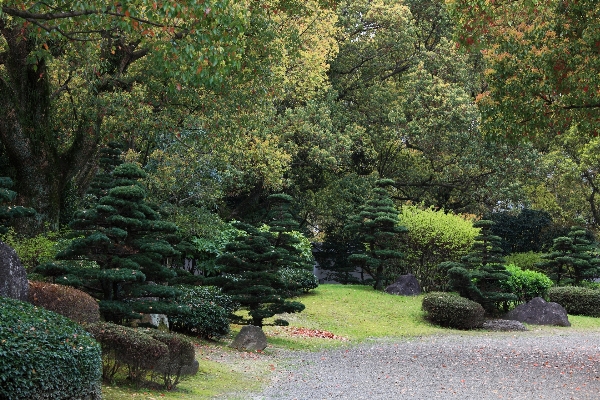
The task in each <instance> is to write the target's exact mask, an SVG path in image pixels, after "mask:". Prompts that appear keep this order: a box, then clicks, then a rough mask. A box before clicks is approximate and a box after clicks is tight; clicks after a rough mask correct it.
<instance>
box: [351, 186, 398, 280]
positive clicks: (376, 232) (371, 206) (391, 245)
mask: <svg viewBox="0 0 600 400" xmlns="http://www.w3.org/2000/svg"><path fill="white" fill-rule="evenodd" d="M391 184H393V181H392V180H390V179H380V180H378V181H377V182H376V187H375V188H374V189H373V196H372V198H371V199H370V200H367V202H366V203H365V205H363V206H362V207H361V208H360V210H359V213H358V214H356V215H353V216H351V217H350V221H351V222H350V223H349V224H348V225H346V229H347V230H348V231H350V232H352V233H354V234H355V235H356V237H357V239H358V241H359V242H361V243H362V246H361V247H362V248H361V249H360V250H359V251H358V252H356V253H354V254H351V255H350V256H349V257H348V261H349V262H351V263H352V264H354V265H356V266H358V267H360V268H361V269H362V270H363V271H364V272H366V273H367V274H369V275H370V276H371V277H372V278H373V280H374V283H373V287H374V288H375V289H376V290H383V286H384V282H385V280H386V278H388V276H387V275H388V274H389V272H390V270H391V269H392V267H393V266H394V263H395V262H397V260H399V259H400V258H402V253H401V252H400V251H399V250H398V246H399V243H400V240H399V236H400V235H401V234H402V233H404V232H406V228H404V227H403V226H399V225H398V210H397V209H396V207H395V206H394V202H393V201H392V199H391V197H390V194H389V193H388V191H387V189H386V186H389V185H391Z"/></svg>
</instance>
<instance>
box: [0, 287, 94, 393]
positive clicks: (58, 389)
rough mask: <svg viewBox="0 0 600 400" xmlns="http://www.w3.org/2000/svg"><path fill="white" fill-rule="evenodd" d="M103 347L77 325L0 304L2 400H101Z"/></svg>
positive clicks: (7, 301) (43, 312)
mask: <svg viewBox="0 0 600 400" xmlns="http://www.w3.org/2000/svg"><path fill="white" fill-rule="evenodd" d="M101 366H102V359H101V352H100V346H99V345H98V343H97V342H96V341H95V340H94V339H93V338H92V337H91V336H90V334H88V333H87V332H86V331H85V330H83V328H82V327H81V326H79V325H78V324H76V323H75V322H73V321H71V320H69V319H67V318H65V317H63V316H62V315H59V314H57V313H54V312H52V311H48V310H45V309H43V308H41V307H36V306H34V305H32V304H29V303H24V302H20V301H18V300H13V299H8V298H1V299H0V398H2V399H69V400H71V399H84V398H85V399H101V397H102V393H101V386H100V383H101V382H100V379H101V372H102V369H101V368H102V367H101Z"/></svg>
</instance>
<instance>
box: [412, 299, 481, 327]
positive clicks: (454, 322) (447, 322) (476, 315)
mask: <svg viewBox="0 0 600 400" xmlns="http://www.w3.org/2000/svg"><path fill="white" fill-rule="evenodd" d="M422 307H423V311H425V316H426V318H427V319H428V320H429V321H431V322H433V323H434V324H437V325H441V326H445V327H448V328H456V329H473V328H478V327H480V326H481V325H482V324H483V322H484V314H485V311H484V309H483V307H482V306H481V304H479V303H476V302H474V301H471V300H469V299H465V298H464V297H460V296H458V295H457V294H454V293H444V292H432V293H428V294H426V295H425V296H424V297H423V303H422Z"/></svg>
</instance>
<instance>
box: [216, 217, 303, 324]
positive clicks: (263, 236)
mask: <svg viewBox="0 0 600 400" xmlns="http://www.w3.org/2000/svg"><path fill="white" fill-rule="evenodd" d="M236 227H237V228H239V229H242V230H244V231H245V232H246V233H247V235H242V236H238V237H237V238H236V239H235V240H234V241H233V242H231V243H229V244H227V246H226V247H225V253H224V254H223V255H222V256H220V257H219V258H218V259H217V265H218V266H219V267H220V271H221V275H220V276H219V277H216V278H212V279H211V280H209V282H210V283H215V284H216V285H218V286H220V287H221V288H222V290H223V293H224V294H226V295H229V296H231V298H232V300H233V301H235V302H237V303H239V304H240V305H241V306H242V308H245V309H247V310H248V314H249V315H250V318H251V320H250V321H249V322H250V323H251V324H252V325H255V326H259V327H262V326H263V321H264V319H265V318H270V317H273V316H274V315H277V314H281V313H293V312H300V311H302V310H304V304H302V303H300V302H296V301H289V300H287V299H286V298H285V296H284V294H283V291H284V290H285V285H284V283H283V281H282V279H281V276H280V274H279V269H280V265H281V258H280V254H279V253H278V252H277V251H275V248H274V247H273V245H272V244H271V241H272V240H274V239H273V234H272V233H271V232H269V231H264V230H263V231H261V230H259V229H257V228H255V227H253V226H251V225H248V224H242V223H238V224H236ZM242 322H248V321H242Z"/></svg>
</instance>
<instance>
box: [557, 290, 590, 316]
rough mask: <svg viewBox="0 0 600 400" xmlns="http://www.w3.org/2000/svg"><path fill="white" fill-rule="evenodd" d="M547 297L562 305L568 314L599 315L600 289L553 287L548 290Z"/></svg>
mask: <svg viewBox="0 0 600 400" xmlns="http://www.w3.org/2000/svg"><path fill="white" fill-rule="evenodd" d="M548 298H549V299H550V301H552V302H555V303H558V304H560V305H561V306H563V307H564V308H565V310H567V313H569V314H573V315H587V316H588V317H600V290H595V289H588V288H583V287H576V286H563V287H553V288H551V289H550V290H549V291H548Z"/></svg>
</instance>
